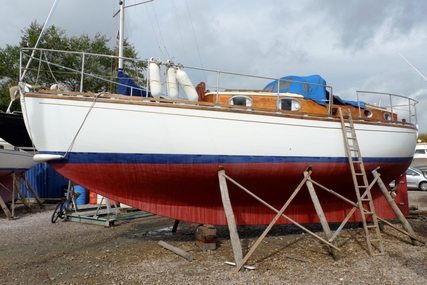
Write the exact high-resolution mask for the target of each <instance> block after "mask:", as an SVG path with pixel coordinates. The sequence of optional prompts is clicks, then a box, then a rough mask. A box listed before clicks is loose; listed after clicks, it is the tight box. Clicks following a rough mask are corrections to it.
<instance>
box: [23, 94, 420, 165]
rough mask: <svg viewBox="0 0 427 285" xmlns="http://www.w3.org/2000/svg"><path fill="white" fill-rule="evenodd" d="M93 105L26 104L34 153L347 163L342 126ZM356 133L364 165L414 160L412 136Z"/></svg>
mask: <svg viewBox="0 0 427 285" xmlns="http://www.w3.org/2000/svg"><path fill="white" fill-rule="evenodd" d="M91 105H92V102H88V101H86V102H85V101H71V100H63V99H62V98H59V99H55V98H54V99H46V98H33V97H28V98H26V99H25V102H24V104H23V105H22V106H23V108H25V112H26V113H27V115H26V116H25V119H26V124H27V126H28V131H29V133H30V135H31V137H32V139H33V142H34V143H35V145H36V147H37V149H38V150H39V151H40V152H55V153H59V154H65V153H66V152H67V151H69V152H77V153H78V152H83V153H134V154H190V155H232V156H239V155H245V156H247V155H250V156H286V157H346V153H345V146H344V143H343V138H342V130H341V125H340V123H339V121H332V120H330V121H327V120H316V119H308V118H307V119H304V120H301V119H295V118H289V117H280V116H267V115H255V114H248V113H237V112H236V113H232V112H221V111H215V110H200V109H191V108H175V107H172V106H167V107H163V106H161V105H157V106H156V105H153V104H152V105H150V106H149V105H124V104H118V103H114V102H113V103H104V102H97V103H96V104H95V105H94V106H93V107H91ZM86 116H87V117H86ZM28 117H30V118H31V120H30V121H28V120H27V118H28ZM85 118H86V119H85ZM355 127H356V131H357V137H358V141H359V145H360V149H361V153H362V156H363V157H364V158H370V157H371V158H408V157H412V156H413V152H414V148H415V138H416V130H415V129H411V128H408V127H403V126H401V127H399V126H393V125H382V124H378V125H374V124H358V123H355ZM412 141H413V143H411V142H412Z"/></svg>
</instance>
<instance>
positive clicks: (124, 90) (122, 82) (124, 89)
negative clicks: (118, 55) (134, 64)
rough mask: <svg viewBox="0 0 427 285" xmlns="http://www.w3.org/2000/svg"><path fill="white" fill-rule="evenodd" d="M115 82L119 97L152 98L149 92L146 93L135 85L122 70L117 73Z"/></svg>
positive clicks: (145, 90) (142, 88)
mask: <svg viewBox="0 0 427 285" xmlns="http://www.w3.org/2000/svg"><path fill="white" fill-rule="evenodd" d="M117 82H118V85H119V87H118V90H117V93H118V94H121V95H131V96H142V97H153V96H151V93H150V91H147V89H145V88H144V87H141V86H139V85H138V84H136V83H135V82H134V81H133V80H132V79H131V78H130V77H129V75H127V74H126V73H124V72H123V70H122V69H119V70H118V71H117Z"/></svg>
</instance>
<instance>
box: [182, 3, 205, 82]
mask: <svg viewBox="0 0 427 285" xmlns="http://www.w3.org/2000/svg"><path fill="white" fill-rule="evenodd" d="M185 5H186V6H187V13H188V17H189V18H190V24H191V29H192V30H193V36H194V41H195V42H196V48H197V54H198V55H199V61H200V65H201V67H202V69H204V66H203V62H202V56H201V55H200V49H199V43H198V42H197V37H196V32H195V31H194V25H193V20H192V19H191V13H190V9H189V8H188V2H187V0H185ZM203 77H204V78H205V82H207V79H206V73H205V71H204V70H203Z"/></svg>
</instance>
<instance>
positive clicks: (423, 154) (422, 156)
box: [411, 142, 427, 169]
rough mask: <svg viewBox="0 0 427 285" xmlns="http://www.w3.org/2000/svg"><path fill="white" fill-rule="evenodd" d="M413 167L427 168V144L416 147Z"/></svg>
mask: <svg viewBox="0 0 427 285" xmlns="http://www.w3.org/2000/svg"><path fill="white" fill-rule="evenodd" d="M411 167H415V168H419V167H422V168H424V169H425V168H427V143H424V142H419V143H417V144H416V147H415V154H414V159H413V161H412V163H411Z"/></svg>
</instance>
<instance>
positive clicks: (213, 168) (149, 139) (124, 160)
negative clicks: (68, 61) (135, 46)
mask: <svg viewBox="0 0 427 285" xmlns="http://www.w3.org/2000/svg"><path fill="white" fill-rule="evenodd" d="M122 34H123V33H120V35H122ZM27 50H32V51H33V54H34V53H35V54H36V56H32V57H31V59H32V60H33V61H36V63H35V65H34V67H33V68H37V66H43V65H46V64H47V65H48V66H54V67H55V69H56V70H58V72H62V73H64V71H66V72H67V73H70V74H71V73H72V74H77V75H78V77H79V79H78V81H81V82H82V83H83V82H84V79H85V80H86V79H88V80H90V79H91V78H96V79H97V80H98V79H100V78H101V77H96V76H94V75H93V74H86V73H85V70H84V66H85V62H84V60H85V56H86V57H87V56H88V53H84V54H83V53H81V55H79V56H78V57H76V58H79V59H81V60H82V61H81V62H74V61H73V64H74V66H79V67H82V69H81V70H75V69H73V68H72V67H65V66H64V67H61V66H59V65H58V63H57V62H55V59H57V58H64V56H65V55H64V53H69V52H65V51H54V50H45V49H37V48H34V49H27ZM73 54H74V55H76V54H79V53H77V52H75V53H73ZM42 55H43V56H42ZM90 56H91V57H95V56H103V57H104V59H105V58H106V57H107V58H110V59H111V60H112V61H113V62H115V61H116V60H117V59H118V61H119V69H118V75H117V79H118V80H117V85H115V87H111V84H112V83H113V82H111V81H108V82H107V83H106V84H105V88H106V89H105V90H108V91H104V92H83V91H66V90H61V88H58V86H59V84H60V83H61V82H59V84H56V85H55V86H54V88H50V89H48V90H43V89H36V88H32V87H31V84H32V82H25V79H24V80H23V82H21V83H20V86H21V89H20V92H21V96H20V101H21V107H22V112H23V114H24V116H23V117H24V120H25V124H26V127H27V130H28V132H29V134H30V137H31V138H32V140H33V143H34V145H35V147H36V148H37V150H38V152H39V153H38V154H37V155H35V156H34V159H35V160H37V161H40V162H41V161H45V162H47V163H49V165H50V166H51V167H52V168H54V169H55V170H56V171H58V172H59V173H60V174H62V175H63V176H65V177H66V178H68V179H69V180H71V181H73V182H74V183H76V184H78V185H81V186H83V187H84V188H86V189H88V190H90V191H93V192H96V193H98V194H100V195H102V196H105V197H108V198H110V199H112V200H114V201H117V202H120V203H124V204H126V205H129V206H132V207H135V208H138V209H141V210H144V211H147V212H150V213H153V214H156V215H160V216H165V217H169V218H173V219H176V220H182V221H188V222H194V223H200V224H213V225H225V224H227V220H226V216H225V213H224V208H223V204H222V199H221V193H220V183H219V178H218V175H219V174H218V173H219V170H225V172H226V174H227V176H229V177H231V178H232V179H233V180H235V181H236V182H238V183H239V184H240V185H242V186H243V187H246V188H247V189H249V190H250V191H251V192H252V193H253V194H255V195H256V196H258V197H259V198H260V199H262V200H263V201H265V202H267V203H268V204H270V205H271V206H272V207H275V208H276V209H280V208H281V207H282V206H283V205H284V204H285V202H286V201H287V199H288V198H289V197H290V195H291V194H292V192H293V191H294V190H295V189H296V188H297V187H298V185H299V183H300V182H301V180H302V179H303V178H304V175H303V173H304V171H305V170H306V169H308V168H310V169H312V175H311V177H312V179H313V180H315V181H316V182H318V183H319V184H321V185H324V186H325V187H327V188H328V189H332V190H334V191H336V192H337V193H339V194H341V195H343V196H345V197H347V198H348V199H350V200H352V201H355V200H356V194H355V190H354V184H353V180H352V172H351V167H350V164H349V157H348V156H347V151H346V144H345V138H344V136H343V125H342V122H343V120H345V121H347V119H342V118H341V116H340V111H342V112H343V113H344V114H346V116H348V117H351V118H352V121H353V122H354V131H355V133H356V135H357V141H358V145H359V151H360V153H361V155H362V157H363V162H364V167H365V169H366V172H367V173H368V175H370V173H369V172H370V171H372V170H374V169H378V167H380V173H381V178H382V180H383V181H384V183H385V184H386V185H388V184H389V182H391V181H392V180H395V179H396V178H398V177H399V176H400V175H401V174H402V173H404V172H405V170H406V169H407V168H408V166H409V165H410V164H411V162H412V158H413V155H414V149H415V144H416V139H417V134H418V130H417V125H416V123H417V122H416V111H415V107H416V104H417V103H418V102H417V101H415V100H413V99H411V98H408V97H405V96H401V95H395V94H392V93H378V92H367V91H357V92H356V93H355V94H354V95H355V96H354V98H349V99H345V100H344V99H342V98H340V97H339V96H337V94H335V93H334V92H333V90H332V87H330V86H328V85H327V84H326V81H325V80H324V79H323V78H322V77H321V76H319V75H310V76H294V75H290V76H282V77H279V78H271V77H265V76H256V75H242V74H237V73H232V72H223V71H217V70H209V69H202V68H196V67H189V66H183V65H181V64H173V62H171V61H166V62H162V61H160V60H154V59H150V60H148V61H146V62H145V63H144V64H146V66H147V67H148V68H147V74H146V78H147V79H148V80H147V83H146V86H139V85H138V84H135V83H134V82H132V80H131V79H130V78H129V77H128V76H126V75H125V73H124V70H123V65H120V61H121V60H123V57H122V55H121V53H120V49H119V57H114V56H112V55H94V54H90ZM21 57H22V58H23V59H24V61H25V60H27V59H28V54H26V53H25V52H23V53H21ZM38 58H40V59H43V60H42V62H41V63H40V64H39V63H38V62H37V59H38ZM48 59H49V61H50V62H47V60H48ZM126 60H131V59H126ZM140 62H141V60H140ZM161 70H164V72H163V74H164V76H162V72H161ZM49 72H51V71H50V69H49ZM197 72H202V74H203V75H201V76H199V75H197V74H196V73H197ZM189 74H191V78H206V79H207V80H205V81H200V83H199V84H198V85H196V86H195V85H193V83H192V82H193V81H194V79H193V80H192V79H190V76H189ZM80 77H81V80H80ZM20 78H22V76H20ZM24 83H25V84H26V85H25V84H24ZM79 90H85V89H84V86H81V87H80V88H79ZM371 178H372V177H371ZM228 189H229V196H230V200H231V204H232V207H233V211H234V215H235V219H236V224H239V225H256V224H268V223H270V222H271V220H272V219H273V217H274V215H275V214H276V213H275V212H274V211H272V210H271V209H269V208H267V207H265V206H264V205H263V204H261V203H260V202H259V201H257V200H255V199H254V198H253V197H251V196H250V195H248V194H247V193H246V192H244V191H242V190H241V189H240V188H239V187H238V186H236V185H234V184H232V183H229V184H228ZM372 196H373V200H374V204H375V208H376V209H377V214H378V216H380V217H382V218H394V217H395V214H394V212H393V211H391V210H390V209H389V207H388V205H387V202H386V201H385V199H384V197H383V196H382V193H381V191H380V190H379V189H378V187H374V188H373V189H372ZM318 198H319V200H320V203H321V204H322V206H323V208H324V211H325V216H326V218H327V220H328V221H330V222H341V221H343V220H344V218H345V217H346V215H347V214H348V213H349V212H350V211H351V209H352V206H351V205H349V204H347V203H346V202H344V201H342V200H340V199H338V198H336V197H334V196H332V195H330V194H329V193H327V192H321V193H318ZM406 198H407V196H406ZM406 202H407V201H406ZM406 202H405V203H406ZM405 205H407V203H406V204H405ZM286 215H288V216H289V217H291V218H292V219H294V220H295V221H297V222H299V223H314V222H318V221H319V220H318V217H317V215H316V211H315V209H314V207H313V204H312V202H311V198H310V195H309V194H308V192H307V191H301V192H300V193H299V194H298V195H297V196H296V197H295V199H294V200H293V202H292V203H291V204H290V205H289V207H288V208H287V210H286ZM351 220H352V221H360V217H358V216H357V215H353V217H352V219H351ZM278 223H289V221H287V220H285V219H279V221H278Z"/></svg>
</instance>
